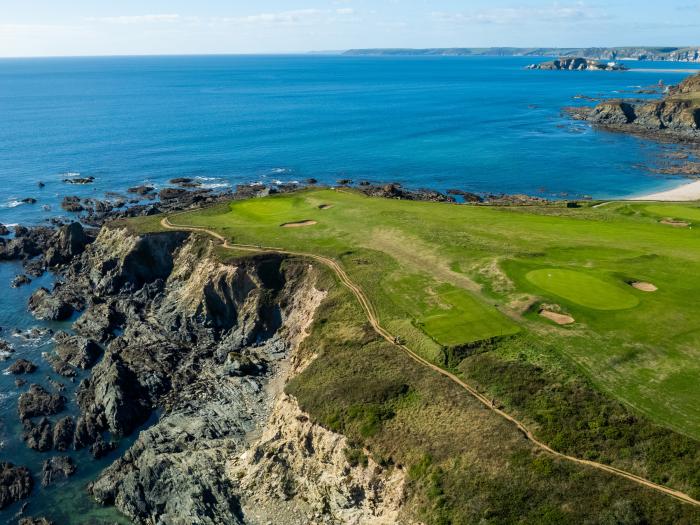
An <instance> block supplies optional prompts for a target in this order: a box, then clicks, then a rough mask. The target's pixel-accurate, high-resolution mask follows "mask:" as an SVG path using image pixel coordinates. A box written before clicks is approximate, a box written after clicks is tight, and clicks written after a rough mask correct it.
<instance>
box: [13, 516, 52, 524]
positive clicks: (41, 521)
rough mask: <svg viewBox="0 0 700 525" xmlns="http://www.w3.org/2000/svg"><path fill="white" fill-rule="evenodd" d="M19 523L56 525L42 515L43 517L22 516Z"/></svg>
mask: <svg viewBox="0 0 700 525" xmlns="http://www.w3.org/2000/svg"><path fill="white" fill-rule="evenodd" d="M17 525H54V522H53V521H51V520H49V519H47V518H44V517H43V516H42V517H41V518H21V519H20V520H19V521H18V522H17Z"/></svg>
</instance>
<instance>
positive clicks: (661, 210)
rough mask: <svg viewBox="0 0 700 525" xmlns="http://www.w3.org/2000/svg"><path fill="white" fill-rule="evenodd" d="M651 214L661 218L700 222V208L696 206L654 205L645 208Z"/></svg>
mask: <svg viewBox="0 0 700 525" xmlns="http://www.w3.org/2000/svg"><path fill="white" fill-rule="evenodd" d="M645 210H646V211H648V212H649V213H653V214H654V215H658V216H659V217H670V218H672V219H685V220H687V221H692V222H700V208H698V207H695V206H681V205H677V204H669V205H665V206H664V205H652V206H647V207H646V208H645Z"/></svg>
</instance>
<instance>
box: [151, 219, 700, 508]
mask: <svg viewBox="0 0 700 525" xmlns="http://www.w3.org/2000/svg"><path fill="white" fill-rule="evenodd" d="M160 224H161V226H163V228H166V229H170V230H185V231H193V232H201V233H206V234H208V235H210V236H212V237H214V238H215V239H218V240H219V241H221V242H222V243H223V247H224V248H228V249H235V250H248V251H254V252H270V253H281V254H285V255H294V256H297V257H303V258H307V259H313V260H315V261H318V262H320V263H322V264H325V265H326V266H328V267H329V268H331V269H332V270H333V271H334V272H335V274H336V275H337V276H338V278H339V279H340V282H341V283H342V284H343V285H344V286H345V287H346V288H348V289H349V290H350V291H351V292H352V293H353V294H354V295H355V297H356V298H357V300H358V301H359V302H360V305H361V306H362V308H363V309H364V311H365V314H366V315H367V319H368V320H369V323H370V325H371V326H372V328H373V329H374V331H375V332H377V334H379V335H380V336H382V337H383V338H384V339H386V340H387V341H388V342H389V343H391V344H392V345H394V346H396V347H398V348H400V349H401V350H402V351H403V352H404V353H406V355H408V356H409V357H410V358H411V359H413V360H414V361H416V362H418V363H420V364H421V365H423V366H426V367H428V368H430V369H431V370H433V371H435V372H437V373H438V374H440V375H443V376H445V377H447V378H448V379H450V380H451V381H452V382H453V383H456V384H457V385H459V386H460V387H462V388H463V389H464V390H466V391H467V392H469V394H471V395H472V396H473V397H474V398H476V399H477V400H478V401H479V402H481V403H482V404H483V405H484V406H486V407H487V408H488V409H489V410H491V411H493V412H495V413H496V414H498V415H499V416H501V417H502V418H504V419H506V420H508V421H510V422H511V423H512V424H513V425H515V426H516V427H517V429H518V430H520V432H522V433H523V435H524V436H525V437H526V438H527V439H528V440H529V441H530V442H532V444H534V445H535V446H537V447H539V448H540V449H542V450H544V451H546V452H548V453H549V454H551V455H552V456H555V457H557V458H560V459H563V460H566V461H570V462H572V463H577V464H579V465H586V466H588V467H592V468H595V469H598V470H602V471H604V472H607V473H609V474H614V475H616V476H619V477H621V478H625V479H627V480H629V481H632V482H634V483H637V484H639V485H642V486H644V487H647V488H650V489H652V490H655V491H657V492H661V493H663V494H666V495H668V496H671V497H673V498H675V499H677V500H679V501H682V502H684V503H688V504H690V505H695V506H698V507H700V501H698V500H695V499H693V498H691V497H690V496H688V495H687V494H685V493H684V492H681V491H678V490H673V489H671V488H669V487H666V486H664V485H659V484H657V483H654V482H653V481H649V480H648V479H645V478H643V477H641V476H637V475H636V474H632V473H631V472H627V471H624V470H621V469H618V468H615V467H612V466H610V465H605V464H603V463H598V462H596V461H589V460H587V459H581V458H577V457H574V456H569V455H567V454H562V453H561V452H557V451H556V450H554V449H553V448H551V447H550V446H549V445H547V444H546V443H543V442H541V441H539V440H538V439H537V438H536V437H535V435H534V434H533V433H532V432H531V431H530V430H529V429H528V428H527V427H526V426H525V425H524V424H523V423H521V422H520V421H519V420H517V419H515V417H513V416H511V415H510V414H508V413H507V412H504V411H503V410H501V409H500V408H498V407H496V406H494V404H493V403H492V401H491V400H490V399H489V398H487V397H486V396H484V395H483V394H481V393H480V392H479V391H478V390H476V389H475V388H474V387H472V386H471V385H469V384H468V383H465V382H464V381H463V380H462V379H460V378H459V377H457V376H456V375H454V374H453V373H451V372H448V371H447V370H444V369H443V368H441V367H439V366H437V365H435V364H433V363H431V362H430V361H428V360H426V359H424V358H422V357H421V356H420V355H418V354H416V353H415V352H414V351H413V350H411V349H410V348H408V347H407V346H406V345H404V344H401V343H400V342H397V340H396V338H395V337H394V336H393V335H392V334H390V333H389V332H388V331H387V330H385V329H384V328H383V327H382V326H381V325H380V324H379V319H378V317H377V313H376V311H375V310H374V307H373V306H372V303H370V301H369V299H368V298H367V296H366V295H365V293H364V292H363V291H362V289H361V288H360V287H359V286H358V285H356V284H355V283H354V282H353V281H352V280H351V279H350V277H348V275H347V274H346V273H345V270H344V269H343V268H342V267H341V266H340V265H339V264H338V263H337V262H336V261H334V260H333V259H331V258H329V257H324V256H322V255H315V254H311V253H301V252H293V251H287V250H279V249H276V248H264V247H260V246H253V245H249V244H231V243H229V242H228V241H227V240H226V239H225V238H224V237H223V236H222V235H220V234H218V233H216V232H215V231H212V230H208V229H206V228H199V227H194V226H179V225H175V224H173V223H171V222H170V218H169V217H165V218H164V219H163V220H161V222H160Z"/></svg>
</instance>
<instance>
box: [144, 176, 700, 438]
mask: <svg viewBox="0 0 700 525" xmlns="http://www.w3.org/2000/svg"><path fill="white" fill-rule="evenodd" d="M322 204H329V205H332V208H329V209H324V210H322V209H319V206H320V205H322ZM650 208H651V209H650ZM697 210H698V208H696V207H694V206H692V205H679V204H669V205H665V204H656V205H653V206H650V205H649V204H648V203H647V204H645V203H612V204H610V205H606V206H604V207H601V208H591V207H584V208H579V209H566V208H563V207H553V206H542V207H536V206H532V207H526V208H525V207H523V208H518V207H504V208H497V207H481V206H459V205H447V204H437V203H427V202H407V201H399V200H387V199H373V198H367V197H365V196H362V195H360V194H358V193H356V192H352V191H333V190H309V191H302V192H298V193H294V194H286V195H279V196H271V197H268V198H263V199H254V200H248V201H235V202H232V203H230V204H225V205H220V206H217V207H214V208H210V209H207V210H200V211H195V212H191V213H187V214H183V215H178V216H176V217H174V218H173V222H174V223H176V224H183V225H191V226H201V227H206V228H210V229H214V230H217V231H218V232H219V233H221V234H222V235H224V236H226V237H228V238H229V239H230V240H231V241H233V242H238V243H244V244H255V245H265V246H270V247H278V248H283V249H288V250H296V251H301V252H313V253H318V254H322V255H326V256H330V257H333V258H334V259H336V260H337V261H339V263H340V264H342V265H343V267H344V268H345V270H346V271H347V273H348V275H349V276H350V277H351V279H353V281H355V282H356V283H358V284H359V285H360V286H361V287H362V288H363V289H364V291H365V292H366V293H367V295H368V296H369V298H370V299H371V301H372V303H373V305H374V306H375V308H376V310H377V312H378V315H379V317H380V320H381V322H382V324H383V325H384V326H385V327H386V328H387V329H389V330H390V331H391V332H392V333H394V334H396V335H398V336H400V337H401V338H403V339H404V340H405V341H406V342H407V343H408V344H409V346H411V348H414V349H415V350H417V351H419V352H420V353H421V354H422V355H424V356H425V357H426V358H428V359H431V360H433V361H435V362H438V363H440V364H446V363H447V361H448V359H450V364H455V363H454V362H453V361H454V356H455V355H456V356H463V355H466V353H468V352H464V351H459V349H460V348H471V347H472V346H473V344H474V343H475V342H477V341H480V340H493V339H499V338H502V337H503V336H515V337H518V335H517V334H524V335H527V336H528V337H529V336H530V335H532V336H536V337H543V338H544V337H547V338H550V337H551V338H553V339H554V341H555V344H554V348H555V349H556V351H557V352H558V353H559V354H560V356H561V357H563V358H565V359H567V360H570V362H572V363H573V364H575V366H576V369H577V370H578V372H579V373H583V374H585V375H586V376H587V377H589V378H590V379H591V380H592V381H593V382H594V383H595V384H596V385H597V387H599V388H601V389H603V390H604V391H606V392H608V393H610V394H612V395H613V396H615V397H616V398H617V399H619V400H620V401H622V402H623V403H624V404H626V405H627V406H629V407H633V408H634V409H636V410H638V411H641V412H643V413H644V414H646V415H647V416H648V417H650V418H651V419H652V420H654V421H656V422H659V423H662V424H664V425H666V426H668V427H670V428H673V429H676V430H679V431H681V432H683V433H685V434H687V435H689V436H692V437H694V438H696V439H697V438H700V404H699V403H698V402H697V400H698V399H700V381H697V380H696V378H697V377H700V302H698V301H696V300H695V298H696V297H698V296H700V234H699V233H698V231H696V230H695V229H692V228H682V229H680V228H673V227H670V226H668V225H664V224H661V223H659V217H663V216H674V217H675V216H683V214H686V215H687V216H692V214H695V213H697ZM301 220H314V221H317V224H316V225H314V226H310V227H304V228H281V227H280V225H281V224H283V223H286V222H294V221H301ZM145 221H148V224H147V225H143V224H139V221H135V223H136V225H133V226H132V227H133V228H135V229H137V230H138V229H139V228H141V229H148V227H152V228H154V229H157V226H156V225H155V222H154V220H153V219H152V218H147V219H145ZM552 269H556V275H557V276H558V278H557V283H555V284H554V285H553V286H550V285H548V284H547V283H546V282H544V283H543V282H541V280H538V276H542V275H545V274H544V273H542V272H543V271H544V272H551V271H552ZM533 276H534V277H535V278H534V281H535V282H533ZM634 280H639V281H647V282H651V283H653V284H655V285H656V286H657V287H658V292H655V293H645V292H642V291H639V290H636V289H634V288H632V287H630V286H628V285H627V284H626V283H627V282H630V281H634ZM532 302H535V303H548V304H556V305H559V306H560V307H561V309H562V310H563V311H565V312H567V313H569V314H570V315H572V316H573V317H574V318H575V319H576V321H577V322H576V324H575V325H572V326H570V327H565V328H558V327H555V326H553V325H552V324H551V323H550V322H548V321H546V320H544V319H541V318H539V316H537V315H534V314H533V313H532V312H533V309H532V308H530V309H527V305H529V304H531V303H532ZM612 308H614V309H612Z"/></svg>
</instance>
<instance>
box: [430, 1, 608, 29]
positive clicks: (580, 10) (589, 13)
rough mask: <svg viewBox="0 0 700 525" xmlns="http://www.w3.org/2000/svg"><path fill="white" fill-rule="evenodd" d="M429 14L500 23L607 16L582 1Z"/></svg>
mask: <svg viewBox="0 0 700 525" xmlns="http://www.w3.org/2000/svg"><path fill="white" fill-rule="evenodd" d="M431 15H432V18H433V20H435V21H437V22H442V23H452V24H502V25H509V24H514V23H520V24H525V23H533V22H551V21H560V22H561V21H582V20H597V19H601V18H607V14H606V13H605V11H603V10H602V9H600V8H596V7H589V6H587V5H586V4H584V3H577V4H573V5H561V4H554V5H552V6H550V7H544V8H529V7H503V8H493V9H483V10H479V11H471V12H456V13H455V12H452V13H449V12H442V11H435V12H433V13H432V14H431Z"/></svg>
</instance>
